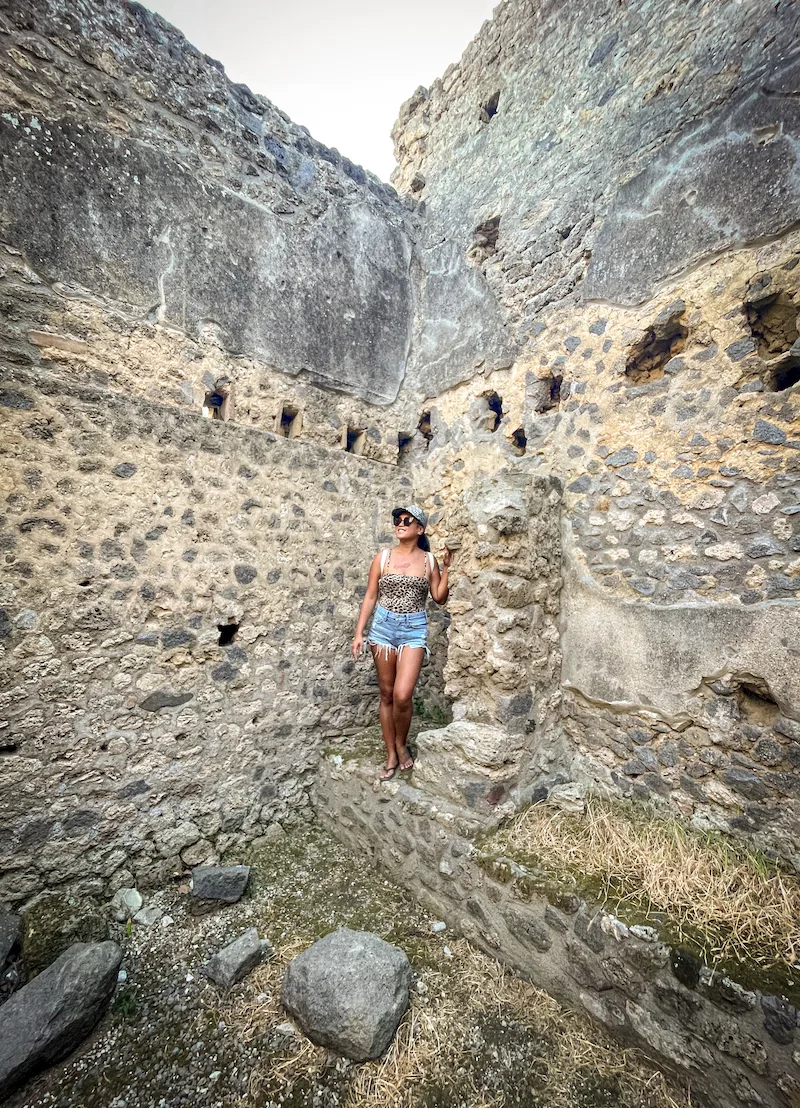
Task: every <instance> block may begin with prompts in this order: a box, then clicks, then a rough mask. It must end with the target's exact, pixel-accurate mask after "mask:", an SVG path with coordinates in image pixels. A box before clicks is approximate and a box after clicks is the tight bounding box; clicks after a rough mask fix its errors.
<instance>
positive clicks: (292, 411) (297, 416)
mask: <svg viewBox="0 0 800 1108" xmlns="http://www.w3.org/2000/svg"><path fill="white" fill-rule="evenodd" d="M302 427H303V413H302V412H301V411H300V409H299V408H297V407H295V406H294V404H284V405H283V408H282V409H281V411H280V414H279V415H278V418H277V419H276V420H275V431H276V433H277V434H278V435H283V437H284V438H286V439H296V438H297V436H298V435H299V434H300V431H301V430H302Z"/></svg>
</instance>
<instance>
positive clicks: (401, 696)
mask: <svg viewBox="0 0 800 1108" xmlns="http://www.w3.org/2000/svg"><path fill="white" fill-rule="evenodd" d="M393 695H394V706H395V708H399V709H400V711H401V712H407V711H408V710H409V709H410V708H411V705H412V698H413V695H414V690H413V689H411V690H410V691H406V690H405V689H397V688H396V689H395V690H394V694H393Z"/></svg>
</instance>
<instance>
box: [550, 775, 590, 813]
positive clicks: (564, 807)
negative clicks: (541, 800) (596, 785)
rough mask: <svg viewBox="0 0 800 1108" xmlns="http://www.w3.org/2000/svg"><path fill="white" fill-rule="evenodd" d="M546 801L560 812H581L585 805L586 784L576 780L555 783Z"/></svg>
mask: <svg viewBox="0 0 800 1108" xmlns="http://www.w3.org/2000/svg"><path fill="white" fill-rule="evenodd" d="M547 803H548V804H552V805H553V806H554V807H555V808H559V809H560V810H561V811H562V812H582V811H583V810H584V808H585V807H586V786H585V785H581V784H579V783H578V782H577V781H570V782H568V783H567V784H566V785H556V786H555V788H552V789H551V790H550V793H549V795H548V797H547Z"/></svg>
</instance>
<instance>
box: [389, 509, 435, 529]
mask: <svg viewBox="0 0 800 1108" xmlns="http://www.w3.org/2000/svg"><path fill="white" fill-rule="evenodd" d="M403 512H408V514H409V515H410V516H413V517H414V519H415V520H416V521H417V523H419V524H420V526H422V527H427V526H428V517H427V516H426V515H425V513H424V512H423V510H422V508H420V506H419V504H409V505H408V507H407V508H393V509H392V515H393V516H399V515H402V513H403Z"/></svg>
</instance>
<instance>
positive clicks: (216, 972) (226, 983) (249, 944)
mask: <svg viewBox="0 0 800 1108" xmlns="http://www.w3.org/2000/svg"><path fill="white" fill-rule="evenodd" d="M268 950H269V945H268V944H267V943H266V942H264V943H262V942H261V940H260V939H259V937H258V931H257V930H256V928H255V927H249V928H248V929H247V931H245V932H244V934H243V935H240V936H239V938H238V939H234V940H233V942H232V943H228V945H227V946H226V947H223V949H222V950H220V951H219V953H217V954H215V955H214V956H213V957H212V958H209V960H208V962H207V963H206V964H205V966H204V967H203V972H204V973H205V975H206V977H210V978H211V980H212V981H216V983H217V984H218V985H221V986H222V988H223V989H229V988H230V987H231V985H235V984H236V982H237V981H241V980H242V978H243V977H246V976H247V975H248V973H250V972H251V970H254V969H255V968H256V966H257V965H258V964H259V962H260V961H261V960H262V958H263V957H264V955H265V954H266V953H267V952H268Z"/></svg>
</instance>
